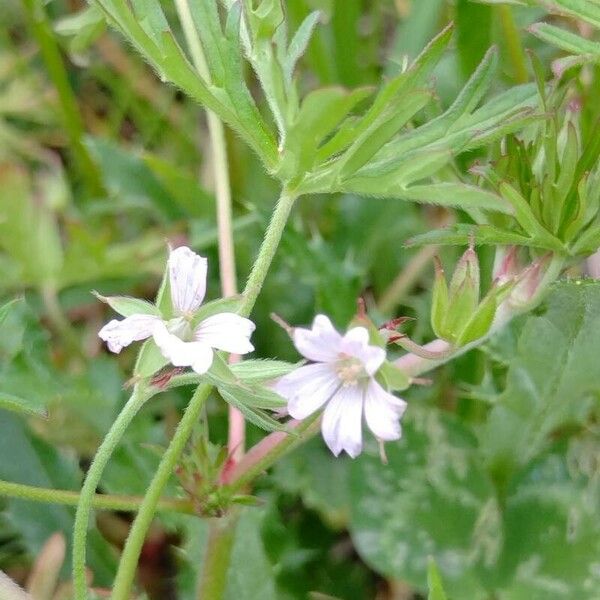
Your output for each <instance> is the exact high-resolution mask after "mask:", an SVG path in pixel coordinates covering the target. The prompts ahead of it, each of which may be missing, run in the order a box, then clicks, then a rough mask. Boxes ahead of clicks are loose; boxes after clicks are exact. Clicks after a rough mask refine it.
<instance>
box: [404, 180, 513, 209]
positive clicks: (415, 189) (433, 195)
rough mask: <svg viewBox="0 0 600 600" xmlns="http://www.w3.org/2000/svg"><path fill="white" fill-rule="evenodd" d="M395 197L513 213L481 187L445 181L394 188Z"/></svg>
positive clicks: (499, 199)
mask: <svg viewBox="0 0 600 600" xmlns="http://www.w3.org/2000/svg"><path fill="white" fill-rule="evenodd" d="M395 194H396V195H397V197H399V198H402V199H404V200H414V201H415V202H423V203H428V204H437V205H438V206H452V207H455V208H461V209H463V210H465V211H469V210H473V209H481V210H493V211H496V212H501V213H504V214H513V209H512V207H511V206H510V204H509V203H508V202H506V200H504V198H502V197H500V196H498V195H496V194H494V193H492V192H489V191H486V190H484V189H482V188H479V187H475V186H471V185H466V184H463V183H456V182H451V181H446V182H442V183H430V184H423V185H411V186H409V187H404V188H396V191H395Z"/></svg>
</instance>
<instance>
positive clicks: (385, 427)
mask: <svg viewBox="0 0 600 600" xmlns="http://www.w3.org/2000/svg"><path fill="white" fill-rule="evenodd" d="M405 410H406V402H404V400H402V399H401V398H396V396H394V395H392V394H390V393H389V392H386V391H385V390H384V389H383V388H382V387H381V386H380V385H379V384H378V383H377V382H376V381H375V380H374V379H372V380H371V381H369V384H368V386H367V390H366V393H365V420H366V421H367V425H368V427H369V429H370V430H371V431H372V432H373V434H374V435H375V436H376V437H378V438H379V439H380V440H385V441H390V440H398V439H400V436H401V435H402V429H401V427H400V418H401V417H402V415H403V414H404V411H405Z"/></svg>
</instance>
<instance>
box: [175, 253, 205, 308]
mask: <svg viewBox="0 0 600 600" xmlns="http://www.w3.org/2000/svg"><path fill="white" fill-rule="evenodd" d="M168 264H169V283H170V285H171V301H172V303H173V307H174V308H175V310H176V311H177V312H178V313H179V314H187V313H192V312H194V311H195V310H196V309H197V308H198V307H199V306H200V305H201V304H202V300H204V294H205V293H206V273H207V270H208V261H207V260H206V258H204V257H202V256H199V255H198V254H196V253H195V252H192V251H191V250H190V249H189V248H187V247H186V246H180V247H179V248H175V250H171V252H170V253H169V263H168Z"/></svg>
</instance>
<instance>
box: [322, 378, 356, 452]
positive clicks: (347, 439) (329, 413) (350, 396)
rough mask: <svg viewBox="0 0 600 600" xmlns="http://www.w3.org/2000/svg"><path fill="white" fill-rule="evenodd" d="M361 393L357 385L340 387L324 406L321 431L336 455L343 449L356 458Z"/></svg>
mask: <svg viewBox="0 0 600 600" xmlns="http://www.w3.org/2000/svg"><path fill="white" fill-rule="evenodd" d="M363 393H364V388H362V387H361V386H358V385H350V386H345V387H341V388H340V389H339V391H338V392H337V393H336V394H335V395H334V396H333V398H332V399H331V400H330V401H329V404H328V405H327V407H326V408H325V412H324V413H323V422H322V423H321V432H322V434H323V439H324V440H325V443H326V444H327V445H328V446H329V449H330V450H331V451H332V452H333V453H334V454H335V455H336V456H338V455H339V454H340V452H341V451H342V450H345V451H346V452H347V453H348V454H349V455H350V456H351V457H352V458H356V457H357V456H358V455H359V454H360V452H361V450H362V405H363Z"/></svg>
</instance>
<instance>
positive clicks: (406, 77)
mask: <svg viewBox="0 0 600 600" xmlns="http://www.w3.org/2000/svg"><path fill="white" fill-rule="evenodd" d="M451 37H452V26H448V27H446V28H445V29H444V30H443V31H442V32H441V33H439V34H438V35H437V36H436V37H435V38H434V39H433V40H432V41H431V42H430V43H429V44H428V45H427V47H426V48H425V49H424V50H423V51H422V52H421V54H420V55H419V56H418V57H417V58H416V59H415V61H414V62H413V63H412V64H411V65H410V67H409V68H408V69H407V70H406V71H404V72H402V73H401V74H400V75H397V76H396V77H394V78H393V79H392V80H391V81H389V82H387V83H386V84H385V85H383V87H382V88H381V90H380V91H379V93H378V94H377V96H376V97H375V99H374V100H373V104H372V105H371V106H370V108H369V109H368V110H367V112H366V113H365V115H364V116H363V117H361V118H359V119H358V118H357V119H347V120H346V121H345V122H344V123H343V124H342V126H341V127H340V129H339V131H338V132H337V133H336V134H335V135H334V136H333V138H332V139H331V140H329V141H328V142H327V143H326V144H324V145H323V146H322V148H320V149H319V154H318V158H319V162H321V161H324V160H326V159H327V158H329V157H330V156H332V155H334V154H336V153H338V152H341V151H342V150H344V149H345V148H347V147H348V146H349V145H350V144H353V146H354V150H352V151H351V152H350V155H349V156H348V157H346V160H348V159H349V158H350V157H352V156H354V155H355V154H356V153H357V151H358V149H359V148H360V147H361V146H363V147H364V148H363V149H362V150H361V152H360V154H359V156H368V158H371V156H372V154H371V152H372V149H373V148H375V150H378V149H379V148H380V147H381V144H380V145H379V147H376V146H377V144H376V143H375V142H376V140H380V141H382V140H385V141H387V139H389V138H390V137H391V135H393V134H394V133H395V131H398V130H399V129H400V127H401V126H402V125H403V124H404V123H405V122H406V121H408V120H409V119H410V118H411V116H412V114H415V113H416V112H417V111H418V110H419V109H420V107H421V106H420V104H421V103H422V102H425V101H426V100H427V96H428V95H429V93H428V92H426V91H425V90H417V86H419V85H422V84H423V83H424V82H425V79H426V77H427V76H428V75H429V74H430V73H431V71H432V70H433V68H434V67H435V65H436V64H437V63H438V61H439V60H440V58H441V56H442V54H443V52H444V50H445V49H446V47H447V45H448V43H449V42H450V39H451ZM411 95H412V104H413V106H412V108H411V107H410V106H408V107H407V106H404V102H405V100H406V97H408V96H411ZM409 104H410V103H409ZM411 111H412V114H411ZM394 130H395V131H394ZM386 138H387V139H386ZM355 160H357V162H358V163H360V162H361V161H360V160H358V159H355ZM362 164H364V163H362ZM347 171H348V172H352V169H347Z"/></svg>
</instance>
